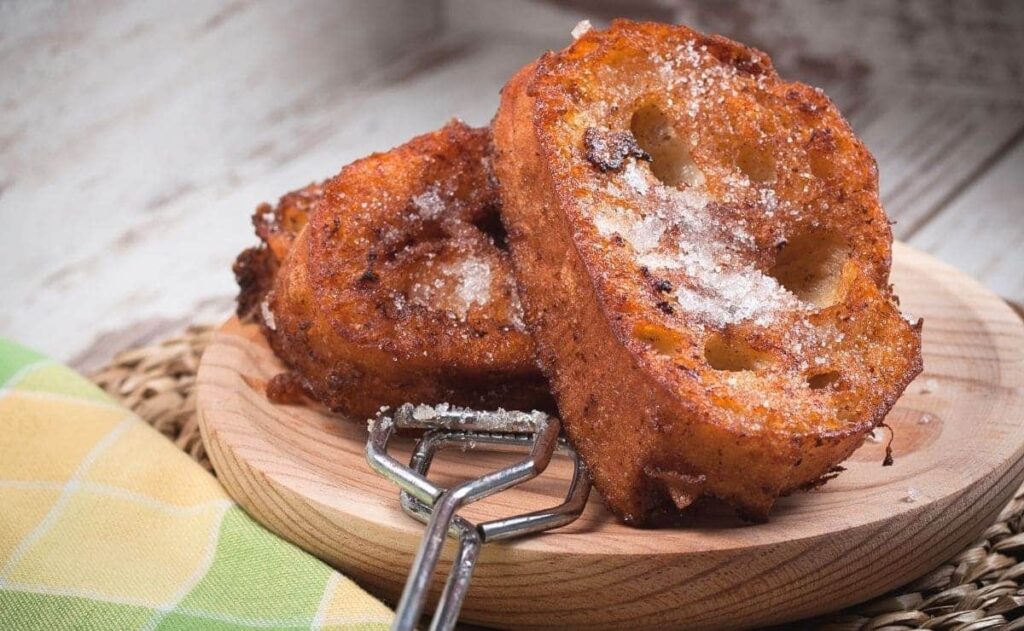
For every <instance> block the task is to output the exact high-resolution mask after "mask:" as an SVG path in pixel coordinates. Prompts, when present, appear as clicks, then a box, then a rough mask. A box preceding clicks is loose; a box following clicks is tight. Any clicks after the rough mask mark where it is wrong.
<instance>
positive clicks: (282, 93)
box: [0, 0, 1024, 369]
mask: <svg viewBox="0 0 1024 631" xmlns="http://www.w3.org/2000/svg"><path fill="white" fill-rule="evenodd" d="M584 4H585V3H584V2H582V0H575V1H574V0H565V1H564V2H561V3H555V4H543V3H537V2H533V1H526V0H517V1H514V2H510V1H507V0H506V1H503V2H498V1H497V0H496V1H494V2H474V1H472V0H428V1H422V2H414V1H409V2H402V1H400V0H377V1H372V0H365V1H360V0H349V1H344V2H327V1H323V2H321V1H310V2H269V1H267V2H250V1H245V0H241V1H237V0H236V1H231V2H199V1H192V2H175V3H168V2H161V1H159V0H142V1H134V2H129V1H128V0H107V1H103V2H101V1H99V0H96V1H92V0H86V1H81V2H72V3H63V2H61V3H58V2H31V1H28V0H26V1H23V2H6V3H0V287H2V289H3V293H2V296H3V298H2V299H0V335H3V336H6V337H12V338H14V339H17V340H19V341H22V342H24V343H26V344H29V345H31V346H34V347H36V348H38V349H40V350H42V351H45V352H47V353H50V354H52V355H54V356H55V357H57V358H59V359H64V360H69V361H71V362H72V363H73V364H75V365H77V366H79V367H82V368H85V369H88V368H91V367H95V366H97V365H99V364H100V363H102V362H103V361H104V360H105V359H107V358H108V357H109V356H110V355H111V354H113V353H114V352H116V351H117V350H119V349H121V348H123V347H125V346H126V345H129V344H134V343H140V342H144V341H147V340H150V339H153V338H157V337H162V336H165V335H167V334H170V333H173V332H175V331H176V330H179V329H181V328H183V327H184V326H185V325H186V324H188V323H191V322H202V321H212V320H216V319H218V318H221V317H223V316H224V315H226V314H227V313H228V312H229V311H230V310H231V308H232V302H233V296H234V280H233V278H232V275H231V271H230V266H231V262H232V260H233V258H234V256H235V255H236V254H237V253H238V252H239V251H240V250H241V249H242V248H244V247H246V246H247V245H249V244H251V243H252V242H253V240H254V238H253V236H252V232H251V228H250V226H249V214H250V212H251V210H252V209H253V208H254V207H255V205H256V204H257V203H258V202H260V201H263V200H271V201H272V200H274V199H276V197H277V196H278V195H280V194H282V193H284V192H286V191H288V190H290V189H292V188H296V187H298V186H301V185H303V184H305V183H307V182H309V181H311V180H314V179H319V178H323V177H325V176H328V175H331V174H333V173H334V172H336V171H337V170H338V169H339V168H340V167H341V166H342V165H344V164H345V163H347V162H349V161H351V160H353V159H355V158H357V157H359V156H361V155H364V154H366V153H368V152H370V151H373V150H380V149H386V148H388V147H391V146H394V145H396V144H399V143H401V142H403V141H404V140H406V139H407V138H409V137H410V136H412V135H414V134H416V133H421V132H425V131H428V130H430V129H432V128H435V127H437V126H439V125H441V124H442V123H444V122H445V121H446V120H447V119H448V118H450V117H452V116H458V117H460V118H463V119H464V120H466V121H467V122H469V123H471V124H478V125H483V124H486V123H487V122H488V121H489V119H490V117H491V115H492V114H493V112H494V108H495V106H496V104H497V99H498V89H499V88H500V87H501V85H502V84H503V83H504V81H505V79H506V78H507V77H508V76H510V75H511V73H512V72H513V71H514V70H516V69H517V68H518V67H520V66H521V65H522V64H524V63H526V62H527V61H529V60H530V59H532V58H533V57H535V56H537V55H538V54H540V53H541V52H542V51H544V50H547V49H550V48H559V47H561V46H563V45H565V44H566V43H567V42H568V41H569V30H570V29H571V28H572V26H573V25H574V24H575V23H576V21H577V20H579V19H581V18H584V17H589V18H591V19H592V21H594V22H595V24H600V23H602V20H603V19H605V18H606V17H608V14H609V13H629V12H630V10H627V9H624V8H621V7H624V6H625V7H629V6H632V7H633V8H632V9H631V11H633V12H634V15H636V13H635V11H636V9H635V5H628V3H624V2H622V1H621V0H602V1H600V2H596V3H593V4H591V5H589V6H588V7H587V8H580V7H581V6H582V5H584ZM676 4H677V3H674V2H673V1H672V0H660V1H659V2H652V3H648V6H649V7H654V8H647V9H645V10H644V13H643V14H644V15H647V16H650V17H655V18H659V19H664V20H680V21H683V22H686V23H689V24H691V25H693V26H695V27H697V28H699V29H701V30H706V31H714V32H721V33H723V34H726V35H730V36H733V37H735V38H737V39H740V40H741V41H745V42H748V43H751V44H754V45H757V46H758V47H760V48H762V49H764V50H766V51H767V52H769V53H770V54H771V55H772V56H773V57H774V59H775V61H776V65H777V66H778V68H779V70H780V72H781V73H782V74H783V76H786V77H789V78H796V79H801V80H804V81H807V82H810V83H813V84H816V85H819V86H821V87H823V88H824V89H825V91H826V92H827V93H828V94H829V95H830V96H832V97H833V99H834V100H836V101H837V102H838V103H839V105H840V107H841V109H842V110H843V111H844V112H845V113H846V115H847V116H848V117H849V119H850V120H851V122H852V124H853V126H854V128H855V129H856V130H857V131H858V133H859V134H860V135H861V137H862V138H863V139H864V140H865V142H866V143H867V145H868V146H869V148H870V149H871V150H872V151H873V152H874V154H875V156H876V157H877V158H878V161H879V165H880V171H881V182H882V192H883V201H884V203H885V205H886V208H887V210H888V212H889V214H890V216H891V217H892V218H893V219H894V220H896V222H897V224H896V226H895V228H894V229H895V232H896V235H897V237H898V238H900V239H903V240H906V241H909V242H910V243H911V244H913V245H915V246H917V247H919V248H922V249H925V250H927V251H929V252H932V253H934V254H935V255H937V256H938V257H940V258H942V259H944V260H946V261H948V262H950V263H952V264H954V265H956V266H958V267H960V268H962V269H964V270H966V271H967V272H969V273H970V274H972V275H974V276H975V277H977V278H978V279H980V280H981V281H982V282H984V283H986V284H987V285H988V286H990V287H991V288H992V289H993V290H995V291H997V292H999V293H1000V294H1002V295H1003V296H1005V297H1008V298H1010V299H1014V300H1017V301H1024V270H1022V268H1024V254H1022V247H1024V3H1021V2H1015V1H1013V0H1006V1H1005V2H996V1H993V2H983V3H977V2H970V3H968V2H954V1H950V2H941V3H940V2H907V3H891V2H884V1H881V0H879V1H872V2H864V1H848V2H828V3H820V4H811V3H807V2H802V1H800V0H793V1H776V2H761V3H749V4H742V5H740V4H738V3H731V2H730V3H721V2H679V3H678V7H681V8H677V7H676ZM602 7H603V9H602Z"/></svg>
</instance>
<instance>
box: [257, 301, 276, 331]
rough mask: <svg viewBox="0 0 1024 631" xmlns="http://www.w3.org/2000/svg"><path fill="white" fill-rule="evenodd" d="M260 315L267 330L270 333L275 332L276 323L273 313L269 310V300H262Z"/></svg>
mask: <svg viewBox="0 0 1024 631" xmlns="http://www.w3.org/2000/svg"><path fill="white" fill-rule="evenodd" d="M260 315H262V316H263V322H264V324H266V325H267V328H268V329H270V330H271V331H276V330H277V321H276V320H275V319H274V312H273V311H271V310H270V299H269V298H264V299H263V302H261V303H260Z"/></svg>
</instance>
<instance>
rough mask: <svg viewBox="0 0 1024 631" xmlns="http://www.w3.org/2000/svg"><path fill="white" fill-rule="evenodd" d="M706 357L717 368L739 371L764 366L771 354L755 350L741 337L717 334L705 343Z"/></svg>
mask: <svg viewBox="0 0 1024 631" xmlns="http://www.w3.org/2000/svg"><path fill="white" fill-rule="evenodd" d="M704 359H706V360H707V362H708V364H709V365H710V366H711V367H712V368H714V369H715V370H725V371H729V372H738V371H741V370H758V369H760V368H763V367H764V366H765V365H766V364H767V362H768V359H769V356H768V355H767V354H766V353H761V352H759V351H756V350H754V349H753V348H751V347H750V345H749V344H747V343H746V342H745V341H743V340H741V339H737V338H726V337H723V336H721V335H717V334H715V335H712V336H711V337H709V338H708V341H707V342H706V343H705V344H704Z"/></svg>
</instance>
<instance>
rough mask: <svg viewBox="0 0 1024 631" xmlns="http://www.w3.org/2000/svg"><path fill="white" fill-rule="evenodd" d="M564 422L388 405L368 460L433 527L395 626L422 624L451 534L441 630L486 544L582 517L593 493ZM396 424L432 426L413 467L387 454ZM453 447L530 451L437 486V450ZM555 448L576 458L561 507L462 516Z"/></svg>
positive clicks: (373, 426)
mask: <svg viewBox="0 0 1024 631" xmlns="http://www.w3.org/2000/svg"><path fill="white" fill-rule="evenodd" d="M561 427H562V425H561V421H560V420H559V419H558V418H557V417H554V416H549V415H547V414H544V413H542V412H512V411H505V410H497V411H487V412H480V411H475V410H466V409H459V408H454V407H451V406H447V405H439V406H436V407H431V406H425V405H418V406H414V405H412V404H409V403H406V404H404V405H402V406H400V407H399V408H398V409H397V410H395V412H394V414H391V415H388V413H387V410H382V411H381V412H380V413H378V414H377V417H376V418H375V419H373V420H372V421H370V438H369V440H368V441H367V443H366V459H367V460H368V461H369V463H370V466H371V467H372V468H373V470H374V471H376V472H377V473H379V474H381V475H383V476H384V477H386V478H388V479H389V480H391V481H392V482H394V483H396V484H397V485H398V486H399V487H401V491H400V494H399V501H400V503H401V506H402V510H404V511H405V512H406V513H407V514H409V515H410V516H412V517H414V518H416V519H418V520H419V521H422V522H424V523H426V524H427V529H426V532H425V533H424V535H423V541H422V542H421V543H420V547H419V550H418V551H417V552H416V557H415V559H414V560H413V563H412V568H411V569H410V571H409V578H408V579H407V580H406V583H405V588H404V590H403V591H402V597H401V600H399V602H398V609H397V610H396V612H395V621H394V623H393V624H392V626H391V628H392V630H393V631H411V630H412V629H415V628H416V624H417V623H418V622H419V619H420V616H421V615H422V614H423V608H424V606H425V605H426V600H427V594H428V591H429V588H430V579H431V578H432V577H433V574H434V570H435V568H436V567H437V564H438V561H440V558H441V550H442V549H443V547H444V538H445V534H446V533H447V534H448V535H449V536H451V537H453V538H454V539H455V540H456V541H458V549H457V551H456V553H455V560H454V563H453V564H452V569H451V570H450V571H449V573H448V579H447V581H446V583H445V586H444V589H443V590H442V592H441V599H440V601H439V602H438V605H437V608H436V610H435V611H434V617H433V620H432V621H431V624H430V629H438V630H440V629H453V628H454V627H455V623H456V622H457V621H458V617H459V611H460V609H461V608H462V601H463V600H464V599H465V597H466V592H467V590H468V589H469V582H470V579H471V578H472V575H473V569H474V567H475V566H476V560H477V556H478V555H479V553H480V547H481V546H482V545H483V544H485V543H489V542H491V541H499V540H502V539H512V538H515V537H521V536H523V535H528V534H531V533H536V532H541V531H543V530H548V529H550V528H557V527H559V526H564V525H566V524H568V523H571V522H573V521H575V520H576V518H577V517H579V515H580V513H582V512H583V508H584V506H585V505H586V503H587V496H588V495H589V494H590V476H589V475H588V474H587V472H586V469H585V467H584V465H583V462H582V461H581V460H580V458H579V456H578V455H577V454H576V452H575V451H574V450H573V449H572V447H570V446H569V444H568V443H566V442H565V439H564V438H560V437H559V432H560V431H561ZM396 428H399V429H423V430H427V431H426V433H424V434H423V437H422V438H420V439H419V441H417V443H416V447H415V449H414V450H413V453H412V458H411V459H410V462H409V466H408V467H406V466H405V465H403V464H401V463H400V462H398V461H397V460H395V459H394V458H392V457H391V456H390V455H388V452H387V446H388V441H389V440H390V439H391V436H392V435H393V434H394V432H395V429H396ZM449 447H459V448H461V449H463V450H465V449H467V448H469V449H476V448H482V449H486V450H490V451H529V455H528V456H527V457H526V458H525V459H523V460H521V461H519V462H517V463H515V464H513V465H510V466H508V467H505V468H503V469H499V470H497V471H493V472H491V473H488V474H486V475H483V476H482V477H479V478H476V479H474V480H467V481H466V482H463V483H461V484H459V485H457V486H454V487H452V488H450V489H446V488H442V487H439V486H437V485H435V484H434V483H433V482H431V481H430V480H428V479H427V477H426V475H427V471H428V470H429V469H430V463H431V461H432V460H433V458H434V454H435V453H437V451H438V450H441V449H446V448H449ZM556 451H557V452H559V453H561V454H564V455H566V456H568V457H569V458H571V459H572V461H573V475H572V481H571V482H570V484H569V489H568V491H567V493H566V497H565V501H564V502H563V503H562V504H561V505H559V506H555V507H553V508H550V509H546V510H540V511H534V512H532V513H526V514H523V515H516V516H512V517H506V518H504V519H497V520H493V521H488V522H484V523H482V524H474V523H472V522H470V521H468V520H467V519H465V518H464V517H461V516H459V515H458V514H457V513H458V511H459V509H461V508H462V507H464V506H466V505H467V504H470V503H472V502H476V501H478V500H482V499H484V498H485V497H489V496H491V495H494V494H495V493H499V492H501V491H504V490H506V489H509V488H511V487H513V486H516V485H518V484H522V483H523V482H526V481H527V480H530V479H532V478H534V477H536V476H538V475H540V473H542V472H543V471H544V469H546V468H547V466H548V463H549V462H550V461H551V457H552V456H553V455H554V453H555V452H556Z"/></svg>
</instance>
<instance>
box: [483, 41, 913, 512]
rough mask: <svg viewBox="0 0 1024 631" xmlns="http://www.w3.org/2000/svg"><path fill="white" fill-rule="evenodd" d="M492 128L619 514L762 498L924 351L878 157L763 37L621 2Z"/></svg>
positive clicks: (520, 260) (514, 232) (892, 391)
mask: <svg viewBox="0 0 1024 631" xmlns="http://www.w3.org/2000/svg"><path fill="white" fill-rule="evenodd" d="M494 130H495V143H496V145H497V148H498V152H497V156H496V172H497V174H498V176H499V179H500V181H501V187H502V196H503V200H504V203H505V209H504V211H503V216H504V218H505V220H506V223H507V225H508V227H509V234H510V244H511V247H512V253H513V258H514V262H515V265H516V273H517V277H518V279H519V283H520V288H521V290H522V293H523V301H524V304H525V307H526V320H527V323H528V324H529V326H530V327H531V330H532V331H533V332H534V335H535V338H536V340H537V342H538V346H539V351H540V357H541V361H542V364H543V366H544V368H545V370H546V372H547V373H548V375H549V377H550V378H551V379H552V381H553V385H554V388H555V390H556V398H557V400H558V404H559V409H560V411H561V413H562V416H563V418H564V421H565V423H566V425H567V428H568V431H569V434H570V437H571V439H572V441H573V442H574V444H575V445H576V447H577V448H578V449H580V451H581V452H582V454H583V455H584V457H585V459H586V460H587V462H588V464H589V465H590V467H591V469H592V471H593V473H594V478H595V484H596V486H597V488H598V489H599V490H600V491H601V493H602V495H603V496H604V498H605V500H606V503H607V504H608V505H609V507H610V508H611V509H612V510H613V511H615V512H617V513H618V514H619V515H620V516H622V517H623V518H624V519H626V520H627V521H629V522H631V523H636V524H643V523H647V522H648V521H649V519H650V518H651V516H652V515H653V514H655V513H657V512H660V511H663V510H669V511H671V510H674V508H675V507H678V508H684V507H685V506H686V505H688V504H689V503H691V502H692V501H694V500H696V499H697V498H699V497H701V496H702V495H713V496H717V497H720V498H723V499H725V500H727V501H729V502H731V503H732V504H733V505H735V506H737V507H738V508H739V509H740V510H741V511H742V512H743V513H744V514H746V515H747V516H749V517H752V518H763V517H765V516H766V515H767V513H768V510H769V509H770V507H771V505H772V503H773V502H774V501H775V499H776V498H777V497H778V496H779V495H781V494H784V493H786V492H788V491H790V490H792V489H795V488H797V487H801V486H805V485H809V484H813V483H815V482H816V481H818V480H819V479H820V478H821V477H822V476H824V475H826V474H828V473H829V472H830V471H831V470H832V469H833V467H834V466H835V465H837V464H838V463H839V462H841V461H842V460H843V459H845V458H846V457H847V456H848V455H849V454H850V453H851V452H852V451H853V450H854V449H856V447H858V446H859V445H860V444H861V442H862V441H863V438H864V436H865V435H866V434H867V433H868V432H869V431H870V430H871V429H872V428H873V427H874V426H876V425H877V424H879V423H881V422H882V420H883V419H884V416H885V414H886V412H887V411H888V410H889V408H890V407H891V406H892V404H893V403H894V402H895V400H896V398H897V397H898V396H899V394H900V393H901V392H902V390H903V388H904V387H905V386H906V384H907V383H909V381H910V380H911V379H912V378H913V377H914V376H915V375H916V374H917V373H918V372H919V371H920V369H921V356H920V334H919V327H915V326H912V325H911V324H910V323H908V322H907V321H906V320H904V319H903V317H902V316H901V315H900V313H899V310H898V309H897V307H896V303H895V299H894V297H893V296H892V295H891V292H890V288H889V287H888V273H889V266H890V246H891V240H892V237H891V233H890V230H889V225H888V222H887V219H886V216H885V213H884V212H883V210H882V208H881V206H880V205H879V202H878V186H877V172H876V167H875V162H874V160H873V158H872V157H871V155H870V154H869V153H868V152H867V150H866V149H865V148H864V146H863V145H862V144H861V143H860V142H859V141H858V140H857V139H856V138H855V137H854V135H853V133H852V132H851V130H850V128H849V126H848V124H847V123H846V121H845V120H844V119H843V118H842V117H841V115H840V114H839V112H838V111H837V110H836V108H835V107H834V106H833V105H832V103H831V102H830V101H829V100H828V99H827V98H826V97H825V96H824V95H823V94H822V93H821V92H820V91H819V90H816V89H814V88H811V87H809V86H806V85H802V84H798V83H788V82H785V81H783V80H781V79H780V78H779V77H778V76H777V75H776V73H775V71H774V69H773V68H772V65H771V62H770V60H769V59H768V58H767V56H765V55H764V54H763V53H761V52H759V51H756V50H753V49H750V48H747V47H745V46H742V45H740V44H737V43H735V42H732V41H729V40H726V39H724V38H721V37H718V36H705V35H702V34H700V33H697V32H695V31H692V30H690V29H688V28H686V27H682V26H668V25H660V24H638V23H633V22H628V21H617V22H615V23H614V24H613V26H612V27H611V29H610V30H608V31H605V32H595V31H592V32H589V33H587V34H585V35H583V36H582V37H581V38H580V39H579V40H578V41H576V42H575V43H574V44H573V45H571V46H570V47H569V48H567V49H565V50H563V51H561V52H559V53H554V54H549V55H546V56H545V57H543V58H541V59H540V60H539V61H538V62H537V63H535V64H533V65H531V66H530V67H527V68H526V69H524V70H522V71H521V72H520V73H519V74H518V75H516V77H514V78H513V79H512V81H511V82H510V83H509V84H508V85H507V86H506V88H505V90H504V92H503V98H502V104H501V107H500V109H499V112H498V116H497V118H496V120H495V125H494ZM554 286H557V287H559V289H560V291H559V292H552V291H551V287H554Z"/></svg>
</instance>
